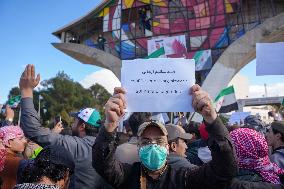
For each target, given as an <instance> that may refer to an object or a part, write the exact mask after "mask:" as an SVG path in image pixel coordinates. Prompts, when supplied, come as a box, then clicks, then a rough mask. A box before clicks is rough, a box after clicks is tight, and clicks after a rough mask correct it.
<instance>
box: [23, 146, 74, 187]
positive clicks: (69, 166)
mask: <svg viewBox="0 0 284 189" xmlns="http://www.w3.org/2000/svg"><path fill="white" fill-rule="evenodd" d="M74 168H75V163H74V159H73V157H72V155H71V153H70V152H69V151H68V150H66V149H65V148H64V147H63V146H59V145H50V146H47V147H45V148H44V149H42V151H41V152H40V153H39V154H38V156H37V157H36V158H35V159H34V162H33V164H31V165H30V166H29V167H27V168H26V170H25V171H24V172H23V173H22V174H23V176H24V174H25V178H24V182H26V183H39V184H47V185H56V186H57V187H59V188H60V189H67V188H68V186H69V182H70V177H71V175H72V174H73V173H74Z"/></svg>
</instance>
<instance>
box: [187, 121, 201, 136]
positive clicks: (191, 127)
mask: <svg viewBox="0 0 284 189" xmlns="http://www.w3.org/2000/svg"><path fill="white" fill-rule="evenodd" d="M199 125H200V124H199V123H197V122H194V121H191V122H189V123H188V124H187V125H186V126H185V127H183V129H184V130H185V132H186V133H190V134H195V137H196V139H200V138H201V136H200V132H199Z"/></svg>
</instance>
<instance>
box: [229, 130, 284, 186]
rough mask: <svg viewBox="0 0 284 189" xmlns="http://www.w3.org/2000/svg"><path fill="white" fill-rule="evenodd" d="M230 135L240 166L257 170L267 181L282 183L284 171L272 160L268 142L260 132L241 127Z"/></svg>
mask: <svg viewBox="0 0 284 189" xmlns="http://www.w3.org/2000/svg"><path fill="white" fill-rule="evenodd" d="M230 135H231V138H232V141H233V143H234V146H235V149H236V153H237V157H238V161H239V162H238V163H239V167H240V168H243V169H249V170H253V171H256V172H257V173H259V174H260V175H261V176H262V178H263V180H264V181H265V182H270V183H274V184H279V183H280V179H279V175H281V174H284V171H283V170H282V169H281V168H279V167H278V165H276V164H275V163H272V162H270V159H269V156H268V145H267V142H266V140H265V138H264V137H263V136H262V135H261V134H260V133H258V132H257V131H255V130H253V129H249V128H240V129H236V130H234V131H232V132H231V133H230Z"/></svg>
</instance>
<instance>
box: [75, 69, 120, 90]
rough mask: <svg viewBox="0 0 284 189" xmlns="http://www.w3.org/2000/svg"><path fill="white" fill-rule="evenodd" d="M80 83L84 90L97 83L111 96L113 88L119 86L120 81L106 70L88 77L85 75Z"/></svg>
mask: <svg viewBox="0 0 284 189" xmlns="http://www.w3.org/2000/svg"><path fill="white" fill-rule="evenodd" d="M80 83H81V85H82V86H83V87H85V88H89V87H91V86H92V85H94V84H96V83H98V84H100V85H102V86H103V87H104V88H106V90H107V91H108V92H109V93H110V94H113V89H114V87H120V86H121V84H120V81H119V80H118V78H117V77H116V76H115V75H114V73H112V72H111V71H110V70H107V69H101V70H99V71H96V72H94V73H92V74H90V75H87V76H86V77H85V78H84V79H83V80H82V81H80Z"/></svg>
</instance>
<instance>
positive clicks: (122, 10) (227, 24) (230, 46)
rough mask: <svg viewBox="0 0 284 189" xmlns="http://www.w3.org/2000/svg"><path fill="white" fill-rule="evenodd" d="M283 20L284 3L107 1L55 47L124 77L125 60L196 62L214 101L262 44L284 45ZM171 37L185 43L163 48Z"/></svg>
mask: <svg viewBox="0 0 284 189" xmlns="http://www.w3.org/2000/svg"><path fill="white" fill-rule="evenodd" d="M283 18H284V1H283V0H274V1H271V0H200V1H195V0H175V1H169V0H159V1H157V0H151V1H146V0H104V1H103V2H102V3H101V4H100V5H99V6H97V7H95V8H94V9H93V10H91V11H90V12H89V13H88V14H87V15H85V16H82V17H81V18H79V19H77V20H75V21H73V22H72V23H70V24H67V25H66V26H64V27H62V28H60V29H58V30H57V31H55V32H54V33H53V34H54V35H55V36H57V37H58V38H59V39H60V40H61V42H60V43H53V45H54V47H55V48H57V49H59V50H61V51H62V52H64V53H66V54H67V55H69V56H71V57H73V58H75V59H76V60H78V61H79V62H81V63H83V64H92V65H96V66H100V67H102V68H106V69H109V70H111V71H112V72H113V73H114V74H115V75H116V76H117V77H118V78H120V68H121V60H124V59H135V58H145V57H147V56H150V57H159V56H160V55H163V56H166V57H187V58H194V59H196V64H197V66H196V67H198V69H197V70H196V79H197V82H198V83H203V84H202V85H203V88H204V89H205V90H207V91H208V92H209V93H210V95H211V96H212V97H213V98H214V97H216V95H217V94H218V92H219V91H220V90H221V89H222V88H224V87H226V86H227V85H228V83H229V82H230V80H231V79H232V78H233V77H234V75H235V74H236V73H238V71H239V70H240V69H241V68H242V67H244V66H245V65H246V64H247V63H249V62H250V61H251V60H252V59H254V58H255V44H256V43H257V42H278V41H284V19H283ZM100 35H102V37H103V39H104V40H102V41H103V42H102V43H99V36H100ZM170 37H172V38H173V39H180V38H183V40H180V41H178V40H177V41H178V43H176V42H174V41H175V40H172V42H171V44H170V46H171V50H172V51H171V53H167V52H168V51H165V49H164V51H163V47H164V48H166V46H163V45H161V43H162V44H164V41H166V40H167V41H170V40H169V39H170ZM161 40H162V41H163V42H161ZM150 43H152V44H154V48H156V50H160V51H158V53H157V52H156V51H152V50H153V49H152V50H150V49H151V48H150V47H149V44H150ZM157 54H158V55H159V56H157ZM201 57H202V58H201ZM212 82H214V83H212Z"/></svg>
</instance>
